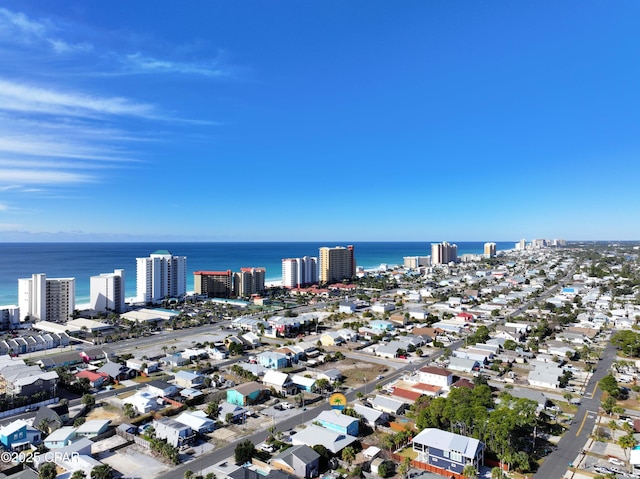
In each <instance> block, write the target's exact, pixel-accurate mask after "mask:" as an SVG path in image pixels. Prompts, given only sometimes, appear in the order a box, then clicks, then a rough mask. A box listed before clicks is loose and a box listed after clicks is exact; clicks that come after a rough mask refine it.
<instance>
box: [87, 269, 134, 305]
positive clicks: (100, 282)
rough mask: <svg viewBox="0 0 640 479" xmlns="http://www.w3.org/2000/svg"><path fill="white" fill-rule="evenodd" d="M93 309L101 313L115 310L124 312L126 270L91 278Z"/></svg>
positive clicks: (117, 270) (91, 303)
mask: <svg viewBox="0 0 640 479" xmlns="http://www.w3.org/2000/svg"><path fill="white" fill-rule="evenodd" d="M89 287H90V303H89V304H90V305H91V309H93V310H94V311H98V312H101V313H104V312H107V311H113V312H114V313H124V311H125V306H124V300H125V284H124V270H123V269H116V270H115V271H114V272H113V273H102V274H99V275H97V276H91V278H89Z"/></svg>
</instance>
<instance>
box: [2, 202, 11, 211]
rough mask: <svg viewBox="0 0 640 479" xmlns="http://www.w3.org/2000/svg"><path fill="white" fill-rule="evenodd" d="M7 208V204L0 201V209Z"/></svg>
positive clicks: (4, 209)
mask: <svg viewBox="0 0 640 479" xmlns="http://www.w3.org/2000/svg"><path fill="white" fill-rule="evenodd" d="M8 209H9V205H7V204H6V203H0V211H7V210H8Z"/></svg>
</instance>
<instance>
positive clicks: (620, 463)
mask: <svg viewBox="0 0 640 479" xmlns="http://www.w3.org/2000/svg"><path fill="white" fill-rule="evenodd" d="M609 462H610V463H611V464H614V465H616V466H624V461H622V460H620V459H618V458H617V457H610V458H609Z"/></svg>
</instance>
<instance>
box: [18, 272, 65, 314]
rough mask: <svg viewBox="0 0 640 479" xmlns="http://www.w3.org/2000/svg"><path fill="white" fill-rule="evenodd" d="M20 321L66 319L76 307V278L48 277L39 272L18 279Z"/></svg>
mask: <svg viewBox="0 0 640 479" xmlns="http://www.w3.org/2000/svg"><path fill="white" fill-rule="evenodd" d="M18 305H19V307H20V321H25V320H27V319H28V318H30V319H36V320H38V321H66V320H67V319H69V318H71V315H72V313H73V310H74V309H75V307H76V279H75V278H47V275H46V274H44V273H38V274H34V275H32V276H31V278H20V279H18Z"/></svg>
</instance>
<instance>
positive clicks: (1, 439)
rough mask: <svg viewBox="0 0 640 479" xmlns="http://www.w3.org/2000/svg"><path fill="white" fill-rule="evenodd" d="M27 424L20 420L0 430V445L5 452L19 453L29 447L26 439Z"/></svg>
mask: <svg viewBox="0 0 640 479" xmlns="http://www.w3.org/2000/svg"><path fill="white" fill-rule="evenodd" d="M28 427H29V426H28V424H27V423H26V422H25V421H23V420H22V419H16V420H15V421H13V422H11V423H9V424H7V425H6V426H4V427H2V428H0V445H2V448H3V449H4V450H6V451H21V450H22V449H26V448H28V447H30V444H29V440H28V437H27V428H28Z"/></svg>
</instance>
